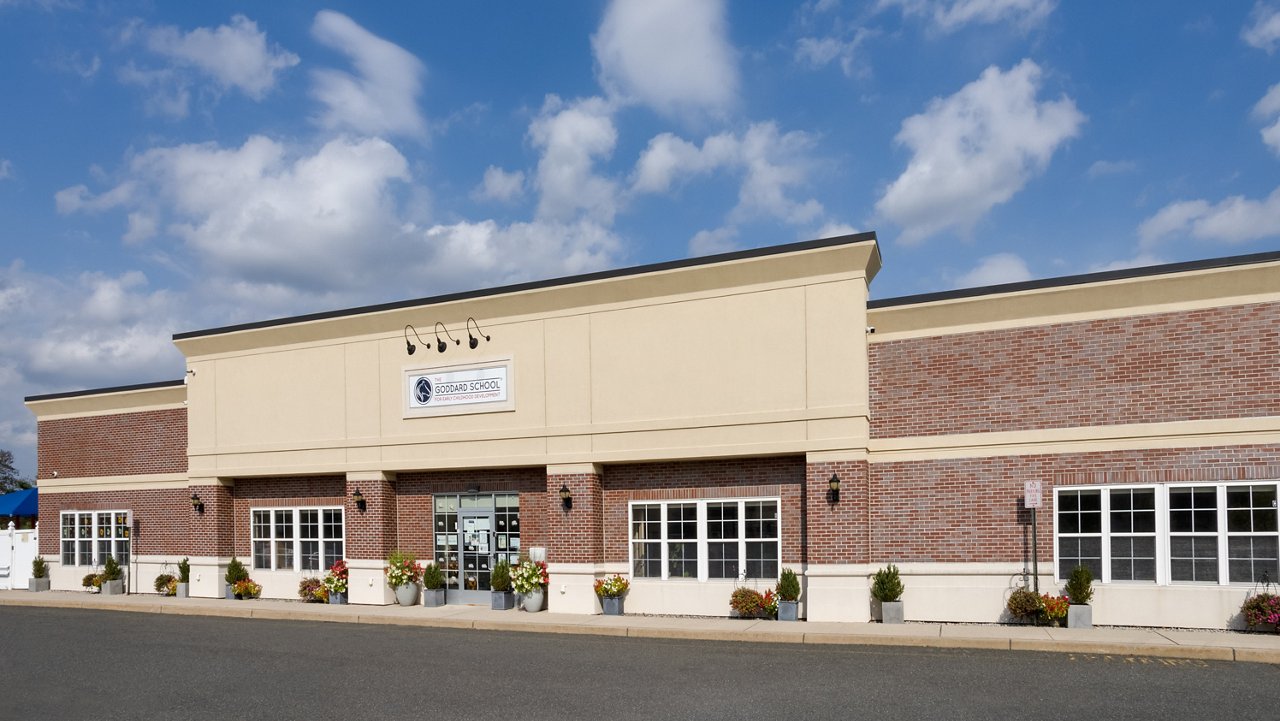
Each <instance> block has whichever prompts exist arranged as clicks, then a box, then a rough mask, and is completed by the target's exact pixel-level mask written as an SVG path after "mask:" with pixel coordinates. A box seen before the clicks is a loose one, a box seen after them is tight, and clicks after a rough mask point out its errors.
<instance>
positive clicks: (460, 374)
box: [405, 363, 511, 416]
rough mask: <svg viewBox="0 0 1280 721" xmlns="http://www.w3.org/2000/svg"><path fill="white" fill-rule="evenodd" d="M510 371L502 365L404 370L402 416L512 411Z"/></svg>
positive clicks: (505, 365) (506, 366)
mask: <svg viewBox="0 0 1280 721" xmlns="http://www.w3.org/2000/svg"><path fill="white" fill-rule="evenodd" d="M455 368H456V366H455ZM509 371H510V367H509V366H508V365H507V364H505V363H504V364H502V365H493V366H482V367H474V366H473V367H471V368H465V367H464V368H457V369H455V370H408V369H406V371H405V380H406V381H407V383H406V387H405V396H406V401H407V403H406V408H405V412H406V413H407V414H408V415H410V416H413V415H435V414H436V413H437V412H449V411H448V409H453V411H452V412H463V413H477V412H479V413H484V412H488V411H501V410H511V394H510V391H511V387H510V384H509V382H508V373H509Z"/></svg>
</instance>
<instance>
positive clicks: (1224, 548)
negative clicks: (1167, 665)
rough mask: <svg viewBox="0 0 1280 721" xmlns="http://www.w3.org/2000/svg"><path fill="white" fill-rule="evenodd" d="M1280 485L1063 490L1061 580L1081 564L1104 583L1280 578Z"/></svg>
mask: <svg viewBox="0 0 1280 721" xmlns="http://www.w3.org/2000/svg"><path fill="white" fill-rule="evenodd" d="M1276 506H1277V484H1276V483H1275V482H1269V483H1234V484H1226V483H1219V484H1203V483H1202V484H1193V485H1148V486H1124V487H1100V488H1060V489H1056V491H1055V516H1056V521H1057V523H1056V528H1055V529H1054V532H1055V548H1056V551H1057V559H1056V560H1057V564H1056V569H1057V572H1058V578H1059V579H1065V578H1067V577H1068V576H1070V575H1071V569H1073V568H1074V567H1075V566H1076V565H1077V564H1083V565H1084V566H1086V567H1088V568H1089V569H1090V570H1091V571H1092V572H1093V574H1094V578H1095V579H1098V580H1099V581H1101V582H1103V583H1110V582H1113V581H1115V582H1146V583H1159V584H1171V583H1196V584H1205V583H1210V584H1228V583H1241V584H1252V583H1260V582H1262V580H1263V579H1264V578H1267V579H1276V578H1280V529H1278V528H1277V513H1278V512H1280V511H1278V510H1277V507H1276Z"/></svg>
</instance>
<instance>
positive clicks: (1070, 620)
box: [1067, 603, 1093, 628]
mask: <svg viewBox="0 0 1280 721" xmlns="http://www.w3.org/2000/svg"><path fill="white" fill-rule="evenodd" d="M1067 628H1093V606H1090V605H1088V604H1083V603H1081V604H1072V605H1070V606H1067Z"/></svg>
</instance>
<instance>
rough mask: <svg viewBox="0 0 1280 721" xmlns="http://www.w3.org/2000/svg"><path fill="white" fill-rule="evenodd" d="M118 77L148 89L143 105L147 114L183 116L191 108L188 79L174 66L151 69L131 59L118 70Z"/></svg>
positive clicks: (121, 80) (177, 117) (176, 117)
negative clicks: (139, 65) (142, 66)
mask: <svg viewBox="0 0 1280 721" xmlns="http://www.w3.org/2000/svg"><path fill="white" fill-rule="evenodd" d="M116 77H117V78H119V80H120V82H122V83H124V84H125V85H136V86H138V87H140V88H144V89H146V90H147V91H148V93H147V97H146V100H145V105H144V107H145V109H146V111H147V114H148V115H162V116H166V117H170V118H175V119H181V118H185V117H187V114H188V113H189V112H190V109H191V89H190V87H189V83H188V80H187V79H186V78H185V77H183V76H182V75H181V74H179V73H178V72H177V71H175V70H173V69H161V70H152V69H147V68H141V67H138V66H137V65H136V64H134V63H132V62H129V63H125V64H124V65H123V66H121V67H120V68H119V69H118V70H117V71H116Z"/></svg>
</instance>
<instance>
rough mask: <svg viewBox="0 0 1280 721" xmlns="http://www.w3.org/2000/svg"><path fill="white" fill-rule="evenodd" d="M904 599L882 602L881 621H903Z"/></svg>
mask: <svg viewBox="0 0 1280 721" xmlns="http://www.w3.org/2000/svg"><path fill="white" fill-rule="evenodd" d="M902 621H903V610H902V601H881V602H880V623H902Z"/></svg>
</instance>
